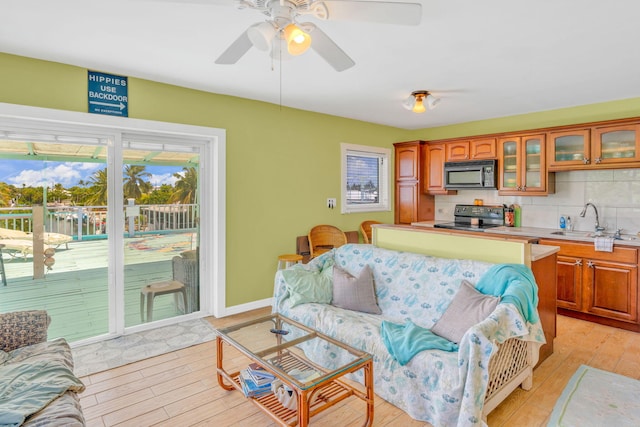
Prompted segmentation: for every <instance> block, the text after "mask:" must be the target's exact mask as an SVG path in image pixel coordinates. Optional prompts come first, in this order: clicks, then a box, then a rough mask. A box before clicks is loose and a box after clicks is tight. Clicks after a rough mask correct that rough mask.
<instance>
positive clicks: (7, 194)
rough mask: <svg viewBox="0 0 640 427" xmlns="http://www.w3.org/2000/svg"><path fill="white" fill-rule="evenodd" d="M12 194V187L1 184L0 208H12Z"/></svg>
mask: <svg viewBox="0 0 640 427" xmlns="http://www.w3.org/2000/svg"><path fill="white" fill-rule="evenodd" d="M11 193H12V192H11V187H10V186H9V185H8V184H6V183H4V182H0V207H1V206H11Z"/></svg>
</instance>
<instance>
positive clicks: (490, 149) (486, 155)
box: [469, 138, 498, 159]
mask: <svg viewBox="0 0 640 427" xmlns="http://www.w3.org/2000/svg"><path fill="white" fill-rule="evenodd" d="M469 144H470V150H471V158H472V159H495V158H496V157H498V156H497V155H496V139H495V138H484V139H472V140H471V141H470V142H469Z"/></svg>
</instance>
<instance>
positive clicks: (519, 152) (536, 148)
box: [498, 134, 555, 196]
mask: <svg viewBox="0 0 640 427" xmlns="http://www.w3.org/2000/svg"><path fill="white" fill-rule="evenodd" d="M498 170H499V178H498V193H499V194H500V195H523V193H527V195H530V196H545V195H547V194H549V193H554V192H555V175H554V174H549V173H548V171H547V167H546V144H545V134H534V135H514V136H509V137H504V138H500V139H499V140H498Z"/></svg>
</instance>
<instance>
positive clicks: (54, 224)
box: [0, 204, 198, 240]
mask: <svg viewBox="0 0 640 427" xmlns="http://www.w3.org/2000/svg"><path fill="white" fill-rule="evenodd" d="M131 208H134V209H131ZM138 208H139V209H138ZM129 214H131V215H129ZM124 215H125V216H126V217H127V220H126V221H125V228H126V230H124V231H125V232H127V233H128V234H129V235H134V234H144V233H149V232H158V231H164V232H169V231H182V230H191V229H195V228H196V227H197V223H198V205H195V204H185V205H183V204H166V205H134V206H127V207H126V210H125V212H124ZM106 220H107V207H106V206H48V207H47V208H46V209H45V220H44V224H45V231H46V232H50V233H61V234H66V235H69V236H73V238H74V240H83V239H95V238H103V237H106V236H105V235H106ZM0 228H8V229H11V230H21V231H26V232H31V231H32V230H33V221H32V209H31V207H29V206H25V207H10V208H0Z"/></svg>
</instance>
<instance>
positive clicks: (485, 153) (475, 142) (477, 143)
mask: <svg viewBox="0 0 640 427" xmlns="http://www.w3.org/2000/svg"><path fill="white" fill-rule="evenodd" d="M446 153H447V154H446V158H445V160H446V161H447V162H456V161H460V160H476V159H495V158H496V157H497V156H496V139H495V138H478V139H464V140H460V141H451V142H447V143H446Z"/></svg>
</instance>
